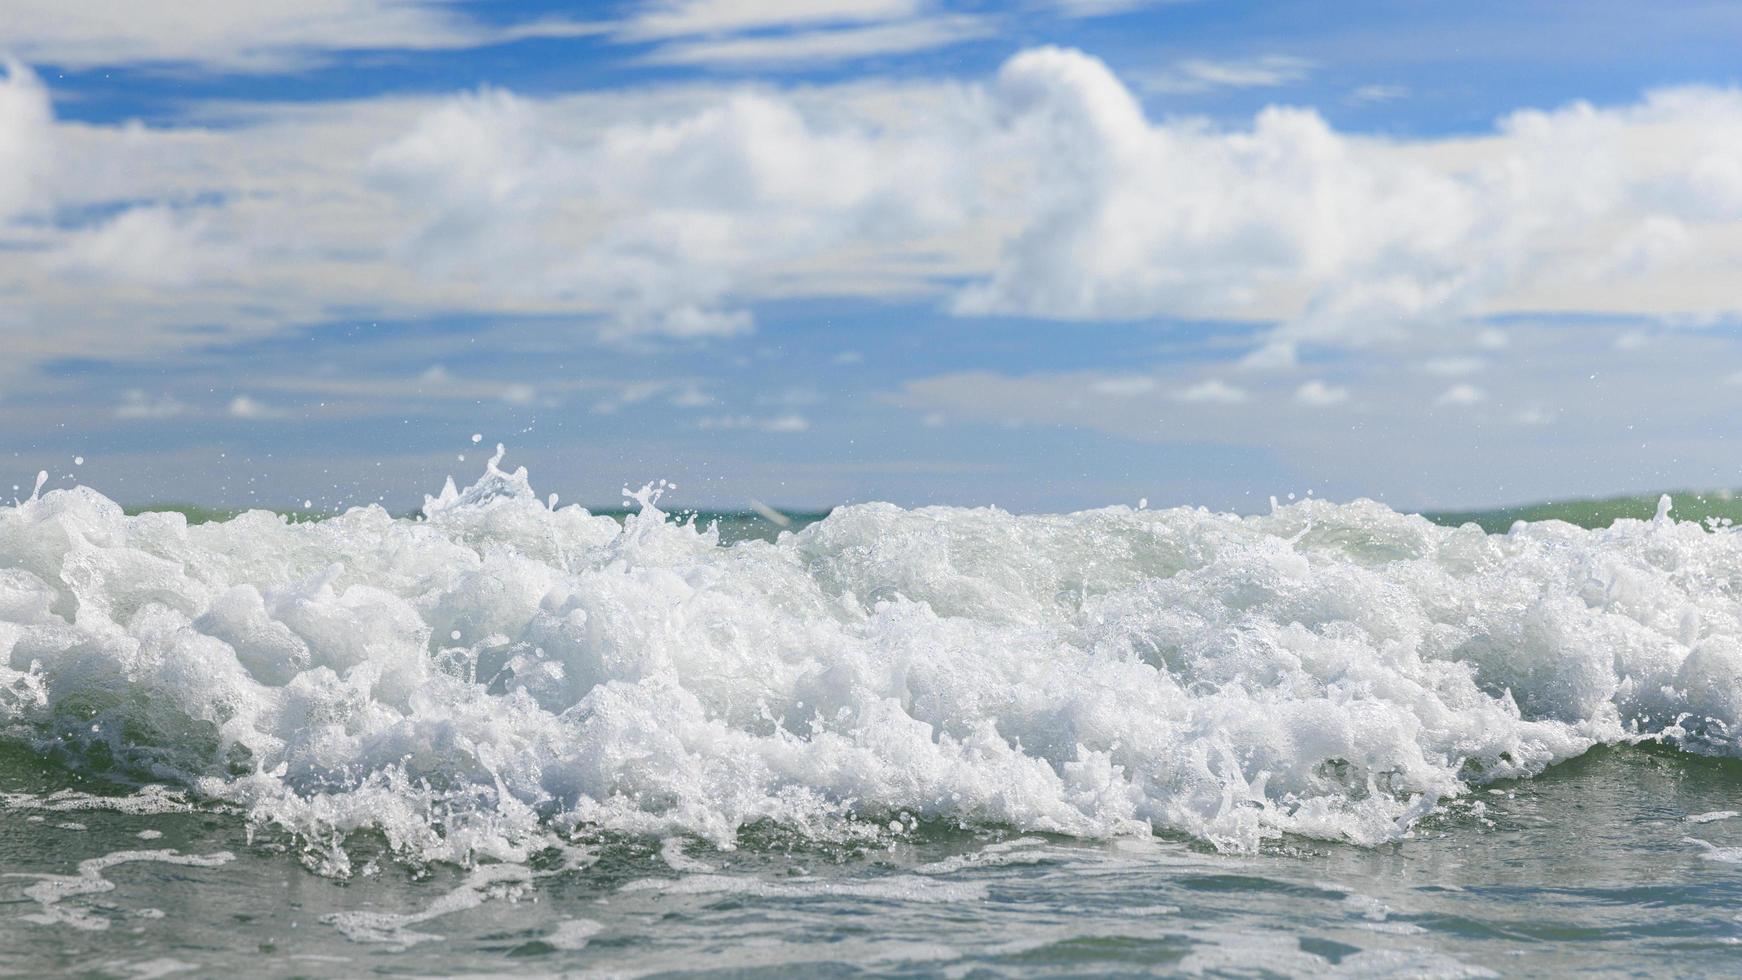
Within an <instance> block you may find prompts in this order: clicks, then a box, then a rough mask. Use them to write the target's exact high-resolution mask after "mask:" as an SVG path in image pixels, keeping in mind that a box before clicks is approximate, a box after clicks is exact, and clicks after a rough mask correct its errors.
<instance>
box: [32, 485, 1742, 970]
mask: <svg viewBox="0 0 1742 980" xmlns="http://www.w3.org/2000/svg"><path fill="white" fill-rule="evenodd" d="M638 496H639V499H640V501H641V510H640V511H639V512H637V513H636V514H634V515H631V516H628V517H626V518H624V519H621V520H619V519H617V518H614V517H611V516H603V515H595V514H589V513H587V512H586V511H584V510H582V509H580V508H575V507H567V508H562V509H555V508H553V507H552V506H550V505H548V504H547V503H545V502H544V501H543V500H542V499H540V498H539V497H538V495H536V494H535V493H534V492H533V491H532V488H531V486H530V483H529V481H528V478H527V475H526V474H525V472H524V471H518V472H515V473H507V472H504V471H502V470H500V469H498V468H497V467H496V465H495V462H494V461H493V462H492V464H491V466H490V468H489V469H488V471H487V472H486V474H485V475H484V477H483V478H481V479H480V480H479V481H478V482H477V483H475V484H474V485H472V486H471V487H468V488H466V489H465V490H463V491H462V490H459V489H457V488H453V487H449V488H448V489H446V490H444V492H443V493H442V494H441V495H439V496H436V497H431V498H429V499H428V500H427V501H426V503H425V506H424V508H423V511H422V516H421V517H419V518H417V519H408V518H403V517H399V518H396V517H394V516H392V515H390V514H388V513H386V512H384V511H381V510H379V509H373V508H366V509H359V510H355V511H351V512H349V513H346V514H344V515H339V516H335V517H332V518H330V519H326V520H322V521H287V520H285V519H283V518H281V517H279V516H277V515H272V514H268V513H264V512H257V513H251V514H243V515H239V516H235V517H233V518H230V519H227V520H214V521H210V522H206V523H201V524H197V525H190V524H189V523H188V522H187V521H186V520H185V518H184V517H183V516H181V515H176V514H144V515H134V516H129V515H126V514H124V513H123V511H122V510H121V508H120V507H118V506H117V505H115V504H114V503H113V502H111V501H109V500H107V499H106V498H104V497H103V496H101V495H100V494H98V493H96V492H95V491H91V490H87V489H82V488H81V489H77V490H73V491H60V492H55V493H50V494H47V495H44V496H42V497H40V498H37V497H33V498H32V499H30V500H28V501H25V502H24V503H22V504H19V505H17V506H15V507H10V508H6V507H0V972H4V973H7V974H10V975H23V976H34V975H42V974H51V973H67V974H75V975H85V976H117V977H121V976H161V975H174V974H176V973H187V974H188V975H201V976H203V975H217V974H222V973H226V972H233V973H242V974H246V975H273V976H355V975H363V974H376V973H380V974H392V975H399V974H403V975H430V974H470V975H505V974H524V975H610V976H617V975H672V974H686V973H724V974H734V975H807V976H808V975H848V974H854V975H858V974H874V975H912V976H940V975H941V976H974V975H1035V976H1040V975H1085V974H1087V975H1105V974H1113V973H1120V972H1128V973H1144V974H1185V975H1226V976H1258V975H1300V974H1313V973H1326V974H1333V975H1351V976H1355V975H1359V976H1472V975H1488V974H1507V975H1510V974H1528V975H1541V974H1545V973H1559V972H1568V971H1574V970H1578V971H1583V972H1591V973H1598V974H1628V975H1637V974H1654V975H1655V974H1664V975H1688V976H1702V975H1710V974H1713V973H1720V972H1733V971H1734V970H1735V969H1736V968H1737V965H1738V964H1739V963H1742V958H1739V957H1742V951H1738V949H1737V944H1738V942H1739V941H1742V901H1738V900H1739V899H1742V534H1739V533H1738V532H1737V531H1736V530H1735V529H1734V528H1733V527H1730V526H1727V525H1723V524H1721V523H1717V522H1698V521H1680V520H1677V519H1676V515H1675V512H1674V509H1673V506H1672V505H1671V504H1670V503H1669V502H1667V501H1665V502H1662V503H1660V504H1659V505H1658V506H1656V507H1655V509H1654V513H1653V514H1652V515H1650V516H1649V518H1648V519H1633V518H1625V519H1620V520H1616V521H1615V522H1614V523H1613V524H1611V525H1609V526H1607V527H1598V528H1590V529H1582V528H1578V527H1575V526H1572V525H1570V524H1567V523H1562V522H1558V521H1546V522H1541V523H1535V524H1524V525H1519V526H1516V527H1512V528H1511V529H1510V530H1509V531H1508V533H1506V534H1487V533H1484V532H1483V531H1482V530H1481V529H1480V528H1477V527H1473V526H1466V527H1446V526H1443V525H1440V524H1435V523H1433V522H1430V521H1428V520H1426V519H1423V518H1421V517H1416V516H1410V515H1403V514H1397V513H1395V512H1393V511H1390V510H1389V509H1387V508H1385V507H1383V506H1382V505H1379V504H1375V503H1372V502H1356V503H1351V504H1340V505H1339V504H1329V503H1324V502H1321V501H1309V502H1302V503H1298V504H1292V505H1288V506H1279V507H1276V508H1275V509H1274V510H1273V511H1272V512H1271V513H1268V514H1263V515H1257V516H1249V517H1238V516H1234V515H1226V514H1214V513H1211V512H1208V511H1204V510H1190V509H1174V510H1165V511H1149V510H1142V509H1137V510H1134V509H1132V508H1128V507H1111V508H1105V509H1102V510H1096V511H1086V512H1082V513H1077V514H1061V515H1026V516H1017V515H1011V514H1008V513H1005V512H1002V511H996V510H984V509H982V510H968V509H956V508H925V509H921V510H903V509H901V508H897V507H893V506H890V505H886V504H868V505H858V506H854V507H846V508H839V509H837V510H836V511H834V512H833V513H831V514H830V515H828V516H827V517H826V518H825V519H822V520H818V521H815V522H813V523H809V524H808V525H806V526H804V527H802V528H801V529H796V530H794V529H789V530H788V531H787V532H785V533H780V534H778V535H770V534H768V533H767V532H766V531H765V530H757V529H758V528H759V527H761V525H759V524H756V523H754V522H743V523H741V525H739V526H734V527H726V526H724V522H722V525H721V526H718V527H708V526H698V524H697V523H696V522H692V521H684V520H678V519H673V518H669V517H667V516H666V515H664V514H662V513H661V512H660V511H659V510H658V507H657V501H658V489H657V488H648V489H646V490H644V491H643V492H642V493H641V494H639V495H638ZM722 532H730V533H722Z"/></svg>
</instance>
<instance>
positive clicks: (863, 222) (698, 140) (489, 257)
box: [369, 91, 961, 337]
mask: <svg viewBox="0 0 1742 980" xmlns="http://www.w3.org/2000/svg"><path fill="white" fill-rule="evenodd" d="M936 149H937V144H936V143H935V142H932V141H931V140H929V139H922V138H920V137H916V136H902V135H898V134H893V133H889V132H884V131H880V130H878V129H876V128H872V127H869V126H866V125H857V124H854V123H852V122H850V121H845V122H844V121H841V120H835V121H831V122H820V121H816V120H813V119H811V118H808V117H807V116H806V115H805V114H804V113H803V112H801V111H800V109H799V107H798V106H797V105H795V104H794V103H793V102H792V101H790V100H786V99H782V98H779V97H776V96H773V95H769V94H763V93H757V92H751V91H742V92H739V93H736V94H734V95H731V96H729V97H727V98H725V99H724V100H721V101H718V102H716V103H714V104H711V105H707V106H705V107H703V108H701V109H699V110H698V111H695V112H692V113H689V114H687V115H680V116H677V117H676V118H673V119H669V120H659V121H643V120H625V121H623V122H620V123H617V124H615V125H611V126H608V127H605V128H603V129H602V130H588V131H585V132H580V133H576V132H574V131H572V130H570V129H568V128H566V127H565V120H564V119H562V118H561V117H560V116H559V115H557V114H553V113H551V112H549V111H548V110H546V109H544V108H542V107H539V106H537V105H535V104H533V103H530V102H528V101H526V100H523V99H519V98H516V97H514V96H512V95H509V94H507V93H502V92H493V91H485V92H480V93H477V94H475V95H468V96H464V97H462V98H459V99H456V100H454V101H452V102H450V103H448V104H446V105H443V106H441V107H439V108H436V109H434V110H431V111H429V112H427V113H426V114H424V116H423V117H422V118H421V119H420V120H419V121H418V122H417V123H416V124H415V126H414V127H413V128H412V129H411V131H410V132H409V133H407V134H406V135H405V136H403V137H400V138H399V139H397V140H395V141H393V142H391V143H389V144H388V145H386V146H384V147H382V148H381V149H380V150H378V151H377V152H376V153H375V154H374V155H373V156H372V158H371V160H370V164H369V170H370V173H371V174H372V175H373V177H374V179H375V181H376V183H377V184H378V186H380V187H382V188H383V189H385V190H386V191H387V192H389V193H390V194H392V195H394V196H395V197H396V198H397V199H398V200H399V202H400V204H401V207H402V209H403V213H404V214H405V216H406V218H407V219H408V224H409V226H410V227H412V228H413V229H415V231H414V234H413V236H412V237H411V238H410V239H408V240H407V241H406V242H405V249H404V251H403V254H404V255H405V256H406V257H407V258H408V259H410V260H411V261H412V262H414V263H416V264H421V265H422V266H424V267H425V268H426V269H427V270H428V271H429V272H430V274H431V275H433V276H437V277H442V278H449V277H452V276H455V275H476V276H477V277H478V283H479V285H480V287H481V288H483V289H484V290H486V291H487V292H489V293H493V294H496V295H498V296H501V297H516V296H520V297H533V298H537V299H541V300H546V301H549V300H558V301H561V300H569V301H575V302H580V303H584V304H589V305H593V306H596V307H599V308H601V309H603V310H605V311H608V312H610V313H611V314H612V327H611V332H614V333H621V334H634V333H655V334H666V335H671V336H678V337H704V336H724V335H732V334H739V333H744V332H746V331H748V330H749V329H751V327H752V325H753V320H752V318H751V315H750V314H749V313H748V312H747V311H745V310H742V309H732V308H728V307H727V306H726V305H725V304H727V303H728V302H729V301H730V300H732V299H733V298H735V297H736V295H737V294H739V293H741V292H746V291H751V290H753V289H754V287H755V286H756V285H757V284H758V281H759V280H763V281H766V280H767V279H771V278H772V277H773V275H774V274H776V273H778V272H779V271H780V268H781V266H783V265H785V264H790V263H795V262H802V261H807V260H809V259H811V258H813V257H814V256H815V255H816V254H817V253H819V252H822V251H825V250H828V249H831V248H837V247H842V246H854V247H864V246H867V245H875V244H878V243H895V244H898V243H900V242H903V241H905V240H908V239H912V238H915V237H918V236H922V235H924V234H926V233H928V232H931V231H934V230H937V229H942V228H948V227H953V226H955V225H957V224H958V223H959V222H960V220H961V209H960V206H959V203H958V201H957V199H956V198H954V197H952V196H951V195H950V194H949V193H947V182H946V181H945V180H943V179H941V177H940V174H939V171H940V170H943V169H947V168H948V167H949V166H950V161H948V160H947V159H940V158H939V157H938V155H937V154H936Z"/></svg>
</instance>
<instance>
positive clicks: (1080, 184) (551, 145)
mask: <svg viewBox="0 0 1742 980" xmlns="http://www.w3.org/2000/svg"><path fill="white" fill-rule="evenodd" d="M323 2H327V0H323ZM331 2H353V0H331ZM355 2H362V0H355ZM660 9H661V10H663V11H664V12H665V13H666V14H668V15H671V16H677V15H680V14H681V15H683V16H684V17H688V18H690V20H689V21H687V23H690V24H691V26H689V27H682V25H681V24H676V25H674V26H671V27H669V28H668V29H667V33H664V34H659V35H658V37H657V38H654V36H653V34H652V33H650V34H649V35H648V36H649V37H650V38H653V40H650V41H649V42H648V43H664V42H663V41H662V40H660V39H663V38H668V37H669V38H675V39H677V40H683V39H687V38H697V37H700V38H708V37H716V36H717V37H726V38H730V37H737V36H740V35H742V34H744V32H745V31H747V30H762V29H763V28H761V27H754V28H746V27H744V26H743V25H742V23H741V22H740V21H741V20H742V18H743V17H747V16H749V14H750V13H757V16H763V15H767V16H770V17H772V16H775V15H780V16H787V15H790V14H791V10H790V9H788V8H787V7H783V6H781V5H780V4H772V5H769V6H766V7H755V8H754V9H752V8H749V7H744V8H740V7H736V6H732V5H725V6H710V5H707V4H667V5H665V6H664V7H662V8H660ZM929 9H930V8H929V7H910V6H903V5H899V4H881V5H879V4H878V3H875V2H873V0H866V4H865V6H864V7H863V9H861V10H860V13H859V14H857V15H855V17H858V18H859V19H854V18H851V17H845V16H844V15H843V16H841V17H837V18H836V19H834V20H827V21H820V22H813V25H814V26H817V27H818V29H821V28H823V27H827V28H829V29H835V28H837V27H839V28H841V29H846V28H851V27H855V26H860V27H862V26H866V25H873V26H875V25H879V24H886V23H895V22H898V21H900V19H901V18H902V17H908V16H928V14H927V13H926V11H927V10H929ZM783 10H784V11H786V14H782V13H781V11H783ZM733 11H739V13H737V14H734V13H733ZM744 11H749V13H744ZM758 11H759V13H758ZM914 11H919V12H918V13H914ZM704 15H706V16H704ZM733 16H738V17H739V18H740V21H731V20H730V18H731V17H733ZM819 16H820V15H819ZM706 17H726V18H727V20H728V21H729V22H721V26H719V27H718V28H717V29H714V30H713V32H712V33H709V30H710V29H705V28H703V27H697V26H695V25H697V24H702V23H704V22H706ZM696 18H702V19H701V20H697V19H696ZM758 23H760V22H758ZM734 25H737V26H734ZM843 25H844V26H843ZM680 27H681V30H680ZM201 111H202V112H205V113H220V112H221V113H222V115H221V116H219V117H215V118H214V117H209V116H200V117H194V118H188V119H184V120H179V121H178V122H177V124H175V125H173V126H159V127H146V126H140V125H115V126H111V125H89V124H64V125H60V124H56V123H55V122H54V121H53V117H52V113H51V112H50V109H49V101H48V96H47V93H46V92H45V91H44V90H43V87H42V84H41V82H40V81H39V80H38V79H37V77H36V76H35V75H34V74H32V73H31V72H29V71H28V70H27V69H24V68H22V67H15V68H12V69H10V70H9V71H8V74H7V77H6V80H5V82H4V83H3V84H0V222H5V221H7V219H6V218H5V217H4V215H5V214H14V215H16V214H18V213H20V209H22V208H26V207H29V208H34V209H38V210H40V211H42V212H43V213H44V214H50V213H55V212H54V210H53V209H54V208H55V207H59V208H61V211H62V212H64V213H80V214H108V215H111V217H109V218H108V219H107V220H105V221H103V222H99V223H96V224H92V225H88V226H82V227H73V226H70V225H66V226H63V225H56V224H52V223H44V222H42V221H33V222H30V223H25V222H17V221H12V222H10V224H9V225H7V226H6V229H5V230H6V233H7V234H8V235H9V236H11V240H12V241H14V242H15V243H16V242H19V241H25V242H26V243H27V245H28V249H29V251H30V252H31V253H32V254H36V255H39V256H42V257H43V259H42V263H47V265H46V266H44V265H43V264H42V263H38V262H15V263H9V264H5V265H3V266H0V290H3V291H5V293H6V295H7V296H8V309H7V311H6V314H7V316H8V317H10V318H11V319H13V320H16V321H18V322H24V323H32V324H38V325H47V326H55V327H56V328H57V329H55V330H39V331H38V333H39V335H40V336H42V337H43V338H44V340H43V341H42V343H43V344H44V345H52V344H56V343H60V344H64V345H66V346H69V347H75V348H77V349H93V348H94V347H96V346H98V345H106V346H104V349H109V350H111V351H112V352H113V354H114V356H125V355H129V354H140V355H142V354H146V353H149V351H150V349H151V345H153V344H160V345H161V344H165V343H180V342H182V341H181V338H183V337H185V334H184V333H182V332H181V331H184V330H185V328H186V327H188V326H191V325H199V326H209V325H213V324H217V325H221V326H220V327H219V329H221V330H223V331H225V334H226V335H227V336H232V337H234V336H246V335H251V334H258V333H264V332H268V331H271V330H275V329H282V328H283V327H284V326H285V325H287V324H294V323H298V322H308V321H310V320H316V319H320V318H323V317H326V316H330V315H331V312H330V311H332V310H334V309H367V310H370V311H371V312H372V313H378V314H380V315H382V316H401V317H409V316H418V315H426V314H435V313H441V312H451V311H455V310H466V311H475V312H485V313H491V314H502V315H517V314H523V315H540V316H550V315H563V316H568V317H571V318H573V319H575V320H576V322H584V323H587V324H590V325H591V328H592V329H595V330H602V331H603V332H604V333H606V334H611V335H615V336H617V337H619V338H631V337H641V336H647V335H663V336H674V337H680V338H709V337H723V336H733V335H741V334H744V333H747V332H749V331H752V330H753V329H754V328H755V320H754V316H753V312H752V310H753V308H754V306H755V305H756V304H757V303H758V302H759V301H764V300H768V299H774V298H786V297H795V296H812V297H815V296H830V297H840V296H889V297H899V298H902V299H905V300H913V299H919V300H922V301H923V300H928V299H929V300H933V301H942V302H944V303H945V304H946V306H947V307H948V308H949V309H951V310H953V311H954V312H956V313H958V314H961V315H964V316H975V315H991V314H998V315H1020V316H1029V317H1043V318H1060V319H1071V320H1133V319H1150V318H1169V317H1185V318H1194V319H1209V320H1235V321H1243V322H1248V323H1250V322H1260V323H1274V324H1276V325H1277V326H1276V327H1275V328H1274V329H1270V331H1269V332H1268V333H1266V334H1264V335H1263V336H1262V337H1261V338H1260V342H1259V344H1258V352H1256V353H1254V354H1253V355H1252V357H1251V358H1249V361H1248V363H1247V364H1246V365H1245V367H1247V368H1250V369H1253V370H1258V369H1263V370H1269V371H1275V372H1287V371H1294V370H1298V368H1299V355H1300V352H1301V351H1314V350H1321V349H1323V348H1325V347H1336V346H1343V347H1349V346H1360V345H1372V344H1374V343H1377V342H1381V341H1394V340H1397V339H1399V338H1410V337H1414V338H1416V340H1417V342H1418V343H1419V341H1420V339H1421V338H1427V337H1437V336H1440V335H1443V334H1446V333H1448V332H1450V333H1456V334H1458V335H1459V336H1465V337H1468V336H1469V335H1470V334H1471V333H1472V332H1473V330H1474V328H1473V327H1472V326H1471V324H1470V322H1469V321H1471V320H1479V319H1480V318H1481V317H1483V316H1486V315H1488V314H1496V313H1533V312H1557V313H1567V312H1599V313H1614V314H1640V315H1646V316H1652V317H1671V316H1676V317H1686V318H1692V319H1700V318H1705V319H1713V318H1719V317H1723V316H1726V315H1734V314H1737V313H1742V294H1738V293H1737V291H1736V290H1735V289H1734V288H1733V286H1732V284H1733V283H1734V282H1736V281H1738V280H1739V279H1742V244H1739V243H1742V163H1739V162H1738V161H1742V91H1737V90H1733V89H1711V88H1681V89H1673V90H1666V91H1663V92H1658V93H1655V94H1651V95H1648V96H1646V97H1645V98H1643V99H1642V100H1641V101H1639V102H1637V103H1634V104H1631V105H1623V106H1614V107H1605V108H1598V107H1593V106H1588V105H1582V104H1574V105H1570V106H1566V107H1562V108H1559V109H1553V110H1548V111H1538V110H1529V111H1520V112H1516V113H1513V114H1511V115H1509V116H1507V117H1505V118H1504V119H1502V120H1500V122H1499V123H1498V124H1497V126H1496V127H1495V129H1494V130H1493V131H1492V132H1490V133H1487V134H1485V135H1478V136H1459V137H1456V138H1430V139H1412V140H1405V139H1394V138H1377V137H1370V136H1353V135H1349V134H1346V133H1340V132H1338V131H1337V130H1335V129H1334V128H1332V127H1331V126H1330V124H1329V123H1328V122H1326V120H1325V119H1324V118H1323V117H1322V116H1320V115H1319V114H1318V113H1316V112H1314V111H1312V110H1310V109H1291V108H1270V109H1266V110H1264V111H1262V112H1260V113H1258V114H1257V115H1256V116H1254V117H1253V119H1252V120H1250V122H1249V123H1246V124H1243V125H1236V126H1231V127H1229V126H1218V125H1213V124H1210V123H1208V122H1205V121H1203V120H1191V119H1172V118H1169V119H1152V118H1150V117H1149V116H1148V115H1147V114H1146V113H1145V111H1144V109H1143V107H1142V104H1141V103H1140V102H1139V101H1138V100H1137V99H1136V97H1135V96H1134V95H1133V94H1132V90H1131V88H1130V87H1129V86H1128V85H1127V84H1126V82H1125V81H1123V80H1121V79H1120V78H1118V77H1117V76H1116V75H1115V74H1114V73H1113V72H1112V71H1110V70H1109V69H1108V68H1107V66H1106V65H1104V64H1103V63H1101V62H1100V61H1098V60H1096V59H1094V58H1092V57H1089V56H1087V55H1084V54H1082V53H1080V52H1074V51H1068V50H1063V49H1056V48H1042V49H1036V50H1030V51H1025V52H1022V53H1020V54H1018V55H1016V56H1015V57H1013V58H1011V59H1010V60H1009V61H1008V62H1007V63H1006V64H1005V65H1004V66H1003V67H1002V68H1001V69H1000V70H999V71H998V72H997V73H996V75H995V76H994V77H992V78H991V79H989V80H986V81H984V82H981V83H959V84H958V83H937V82H876V81H859V82H855V83H851V84H841V85H833V86H831V85H820V86H807V87H802V88H790V89H771V88H767V87H758V86H751V85H741V86H738V85H735V86H727V87H721V86H718V85H710V86H705V87H693V88H684V87H675V86H674V87H665V86H662V87H659V88H657V89H646V90H617V91H610V92H603V93H591V94H586V95H573V96H564V97H555V98H531V97H526V96H521V95H515V94H512V93H509V92H504V91H500V90H494V89H485V90H480V91H476V92H470V93H462V94H459V95H455V96H451V97H419V98H411V97H394V98H381V99H359V100H354V101H350V102H346V103H343V104H322V103H310V104H298V105H295V106H283V105H277V106H244V107H235V106H226V107H223V108H222V109H213V108H211V107H206V108H204V109H202V110H201ZM51 149H53V150H54V152H55V155H56V159H58V160H59V161H60V162H59V163H58V164H57V165H55V166H53V167H49V166H48V165H47V163H46V162H45V161H47V160H48V159H49V156H48V154H49V152H50V150H51ZM45 268H46V269H47V270H48V274H45V273H44V269H45ZM162 285H174V286H177V287H179V288H177V289H176V290H175V291H174V293H173V296H171V295H168V294H165V295H159V293H160V292H161V291H160V290H156V289H148V288H142V287H147V286H162ZM1505 343H1506V335H1505V334H1504V333H1503V332H1500V331H1498V330H1488V331H1485V332H1483V333H1481V334H1479V335H1477V336H1476V341H1475V343H1474V346H1475V347H1477V348H1481V349H1484V350H1492V351H1496V352H1498V351H1499V350H1501V349H1502V348H1503V347H1504V345H1505ZM1467 350H1468V348H1466V354H1459V355H1456V356H1467ZM1447 356H1453V355H1447Z"/></svg>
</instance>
